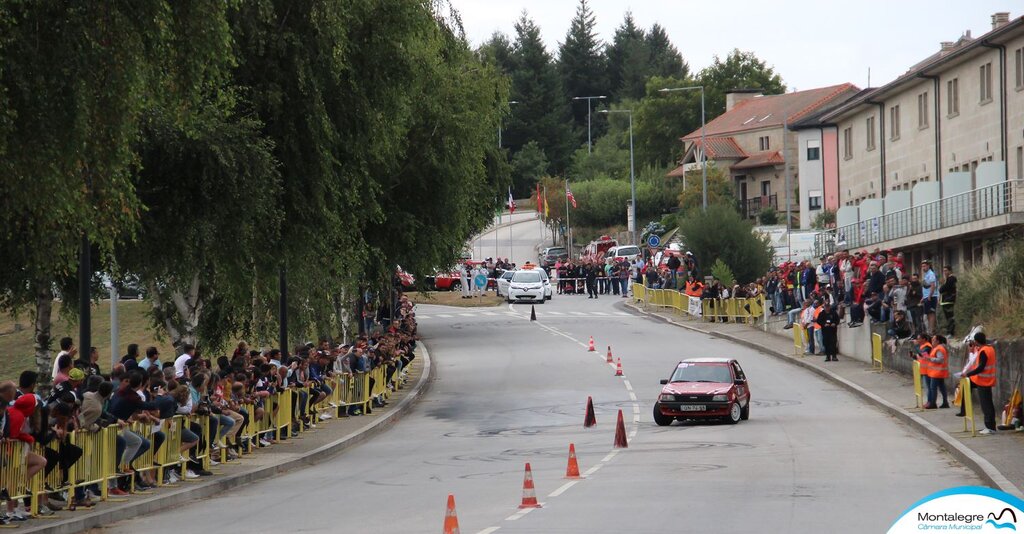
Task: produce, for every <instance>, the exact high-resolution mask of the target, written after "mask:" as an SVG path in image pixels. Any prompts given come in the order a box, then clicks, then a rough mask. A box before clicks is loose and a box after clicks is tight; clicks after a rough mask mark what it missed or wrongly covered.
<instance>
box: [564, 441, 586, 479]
mask: <svg viewBox="0 0 1024 534" xmlns="http://www.w3.org/2000/svg"><path fill="white" fill-rule="evenodd" d="M565 478H583V477H581V476H580V465H579V464H578V463H576V446H575V445H573V444H572V443H570V444H569V465H568V466H566V468H565Z"/></svg>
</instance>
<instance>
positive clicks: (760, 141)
mask: <svg viewBox="0 0 1024 534" xmlns="http://www.w3.org/2000/svg"><path fill="white" fill-rule="evenodd" d="M757 142H758V144H759V145H760V147H761V150H762V151H765V150H768V147H769V143H768V136H767V135H766V136H764V137H758V138H757Z"/></svg>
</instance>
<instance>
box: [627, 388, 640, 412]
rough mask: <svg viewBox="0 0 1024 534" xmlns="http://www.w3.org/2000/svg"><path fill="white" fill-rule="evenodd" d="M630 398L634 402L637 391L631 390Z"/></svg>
mask: <svg viewBox="0 0 1024 534" xmlns="http://www.w3.org/2000/svg"><path fill="white" fill-rule="evenodd" d="M629 400H631V401H633V402H636V393H633V392H632V391H630V392H629ZM638 409H639V407H638Z"/></svg>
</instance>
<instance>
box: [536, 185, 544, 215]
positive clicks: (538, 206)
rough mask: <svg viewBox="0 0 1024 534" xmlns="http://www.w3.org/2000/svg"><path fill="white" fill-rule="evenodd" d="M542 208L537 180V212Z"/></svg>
mask: <svg viewBox="0 0 1024 534" xmlns="http://www.w3.org/2000/svg"><path fill="white" fill-rule="evenodd" d="M543 209H544V206H543V204H541V200H540V182H537V213H540V212H541V210H543Z"/></svg>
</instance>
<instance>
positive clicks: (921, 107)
mask: <svg viewBox="0 0 1024 534" xmlns="http://www.w3.org/2000/svg"><path fill="white" fill-rule="evenodd" d="M927 127H928V93H927V92H924V93H921V94H919V95H917V128H918V129H919V130H923V129H925V128H927Z"/></svg>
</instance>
